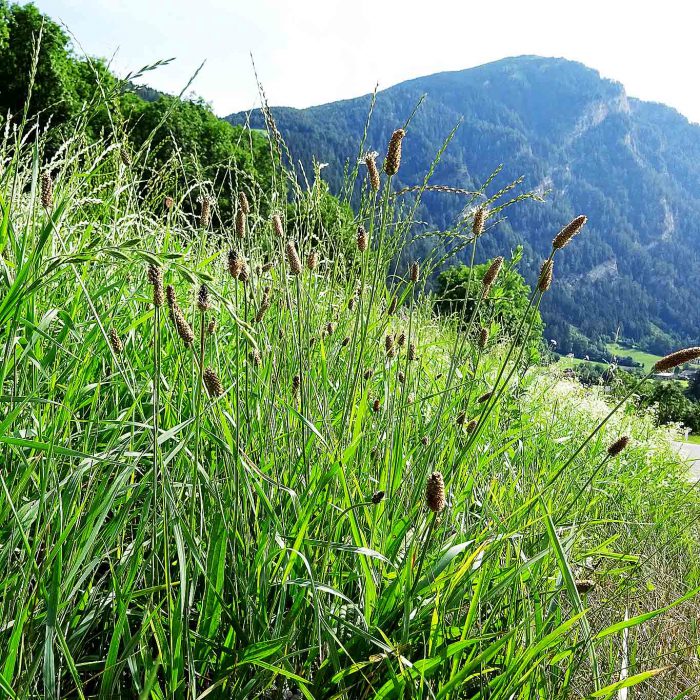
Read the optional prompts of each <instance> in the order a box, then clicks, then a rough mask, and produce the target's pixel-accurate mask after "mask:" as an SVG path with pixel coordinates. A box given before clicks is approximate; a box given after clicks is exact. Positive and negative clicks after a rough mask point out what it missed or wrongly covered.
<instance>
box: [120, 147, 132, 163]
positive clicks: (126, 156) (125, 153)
mask: <svg viewBox="0 0 700 700" xmlns="http://www.w3.org/2000/svg"><path fill="white" fill-rule="evenodd" d="M119 155H120V157H121V159H122V163H123V164H124V165H126V166H127V167H128V166H129V165H131V153H129V149H128V148H127V147H126V146H120V147H119Z"/></svg>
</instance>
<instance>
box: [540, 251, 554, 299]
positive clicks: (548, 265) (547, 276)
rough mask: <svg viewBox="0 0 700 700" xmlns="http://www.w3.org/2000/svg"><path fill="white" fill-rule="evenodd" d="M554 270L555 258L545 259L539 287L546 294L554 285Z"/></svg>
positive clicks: (541, 269)
mask: <svg viewBox="0 0 700 700" xmlns="http://www.w3.org/2000/svg"><path fill="white" fill-rule="evenodd" d="M553 271H554V260H552V259H551V258H549V259H547V260H545V261H544V262H543V263H542V267H541V268H540V277H539V279H538V280H537V289H539V290H540V292H542V293H543V294H544V292H546V291H547V290H548V289H549V288H550V286H551V285H552V273H553Z"/></svg>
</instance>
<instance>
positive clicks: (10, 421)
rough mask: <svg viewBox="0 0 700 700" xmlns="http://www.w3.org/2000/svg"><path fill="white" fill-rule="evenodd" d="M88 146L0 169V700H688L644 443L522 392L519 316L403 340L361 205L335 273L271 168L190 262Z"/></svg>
mask: <svg viewBox="0 0 700 700" xmlns="http://www.w3.org/2000/svg"><path fill="white" fill-rule="evenodd" d="M411 138H412V135H411V132H410V128H409V131H408V135H407V136H406V144H405V147H406V148H410V143H411ZM21 139H23V140H21ZM114 139H115V140H111V137H107V140H105V141H104V142H101V143H97V144H92V145H91V144H87V143H86V142H85V141H84V139H83V138H82V137H81V133H80V132H77V133H76V135H75V136H74V137H73V138H72V139H71V140H69V141H68V142H67V143H66V144H65V147H64V149H63V150H62V151H61V152H60V154H59V155H58V156H57V157H55V158H54V159H53V160H48V159H47V157H46V156H45V155H44V153H43V151H42V139H41V137H39V136H38V135H37V133H36V132H34V131H29V132H27V133H26V135H24V138H23V134H22V132H21V131H19V132H16V133H14V132H12V131H10V132H8V135H7V137H6V139H5V141H4V143H3V144H2V149H1V150H0V250H1V251H2V255H1V256H0V288H1V289H2V292H1V294H0V299H1V300H0V329H2V330H1V331H0V341H1V344H0V347H2V354H1V355H0V376H1V378H2V387H3V395H2V405H3V411H2V420H1V423H0V425H1V429H0V450H1V451H2V456H1V460H2V464H3V465H4V466H3V469H2V470H0V486H1V489H2V497H1V498H0V527H1V528H2V535H3V536H2V540H1V542H2V544H0V591H2V595H1V596H0V686H1V687H2V688H3V692H4V693H5V694H6V695H7V696H8V697H22V698H24V697H47V698H55V697H59V695H60V696H61V697H71V698H72V697H98V696H99V697H106V698H112V697H118V696H122V697H137V696H140V697H152V698H166V697H192V698H194V697H236V698H248V697H251V698H253V697H282V695H281V693H282V692H283V690H284V687H285V686H288V689H289V692H292V691H293V692H294V693H295V694H296V695H298V696H302V695H303V696H304V697H307V698H312V697H314V698H331V697H349V698H370V697H382V698H400V697H407V696H408V694H411V696H412V697H437V698H464V697H474V698H477V697H480V698H484V697H489V698H491V699H492V700H496V699H501V700H506V699H507V698H513V697H520V698H532V697H547V698H562V699H563V698H568V697H572V696H573V697H578V696H583V697H612V696H613V695H614V694H615V693H616V692H617V690H618V688H619V687H621V686H620V684H622V685H623V686H625V685H636V684H638V683H644V687H645V688H646V691H645V692H647V691H648V692H650V693H652V695H653V693H656V694H657V695H658V696H662V697H673V695H674V694H676V693H680V692H683V691H686V690H688V689H690V688H692V687H694V685H695V684H696V683H697V682H698V680H699V679H700V672H699V669H698V665H697V660H696V657H695V653H694V650H695V649H696V648H697V646H696V645H697V643H698V639H697V632H696V629H695V626H694V624H693V623H692V619H693V618H694V617H695V616H696V614H695V613H696V608H695V600H694V597H693V595H694V592H693V586H695V585H697V583H698V571H699V569H698V556H699V552H698V545H697V537H696V534H697V533H696V528H695V519H696V518H697V515H698V499H697V497H696V496H695V494H694V492H691V491H689V490H688V487H687V484H686V483H685V480H684V475H683V473H682V470H681V468H680V467H679V465H678V463H677V461H676V460H675V459H674V457H673V455H672V453H671V452H670V451H669V450H668V445H667V442H666V441H665V439H664V438H663V436H662V435H661V434H660V433H658V432H657V431H655V430H654V429H653V427H652V425H651V422H650V420H649V419H648V418H644V417H636V416H634V415H632V414H629V413H627V412H626V410H625V409H624V408H621V409H620V410H616V411H614V413H613V415H612V416H611V409H610V407H607V406H605V405H603V404H601V403H600V402H599V401H598V400H594V399H592V398H591V395H590V394H586V393H585V392H582V390H580V389H576V388H575V387H572V386H571V385H567V384H561V383H559V382H558V381H557V380H555V379H553V378H552V376H551V375H550V374H548V373H546V372H543V371H540V370H538V369H537V368H527V367H525V365H524V364H523V362H522V357H523V353H522V352H521V349H522V348H523V345H524V341H525V337H526V335H527V333H528V330H529V320H528V317H526V318H524V319H523V324H522V326H521V331H520V332H519V333H518V334H517V335H516V337H514V338H501V337H498V335H496V336H495V337H491V338H486V337H485V336H484V335H483V334H482V333H481V332H480V330H479V329H480V327H481V326H482V325H484V326H486V325H489V324H490V323H491V322H492V321H493V320H494V319H491V318H489V317H488V312H487V309H488V303H487V300H488V293H489V289H488V286H485V287H484V288H483V289H482V292H483V299H482V301H478V302H477V304H476V309H477V312H476V315H475V317H474V318H472V319H471V320H470V319H458V318H449V319H441V318H436V317H435V316H434V315H433V314H432V312H431V305H430V300H429V299H428V298H427V297H426V296H425V294H424V288H423V285H424V280H425V270H426V269H427V270H428V271H429V269H430V265H431V261H426V264H425V265H424V266H423V268H424V269H419V268H418V267H417V266H415V267H412V268H411V269H410V270H404V269H396V268H395V265H394V261H395V260H397V259H398V257H399V256H398V254H399V253H400V250H401V248H402V246H403V245H404V242H405V241H406V239H407V237H408V236H409V234H410V231H411V228H412V219H411V216H412V211H413V209H411V208H410V207H409V208H406V207H404V208H398V207H397V206H396V205H395V200H394V199H392V198H391V196H390V195H391V192H392V178H391V177H388V176H386V175H382V177H381V180H380V181H376V180H369V184H368V183H365V186H364V195H363V198H362V204H361V206H360V208H359V210H358V211H357V221H356V224H357V225H361V226H363V227H364V230H365V231H366V233H364V234H363V233H362V232H360V233H359V235H358V237H357V243H356V247H355V248H353V250H352V251H351V250H350V249H348V248H347V247H346V248H343V247H342V246H341V245H340V241H341V240H347V238H348V232H347V231H335V230H329V231H320V230H319V227H318V222H319V212H318V211H317V209H316V202H317V199H316V189H315V186H314V185H313V183H312V185H311V186H310V189H309V190H302V189H300V188H298V187H297V185H296V178H295V177H294V176H293V174H291V173H289V172H287V171H285V170H284V169H283V168H282V167H281V166H280V165H279V164H278V165H277V170H276V173H275V176H276V183H275V187H273V191H274V192H275V197H276V198H272V199H266V198H264V197H263V196H262V194H261V193H260V192H257V191H255V190H252V191H251V190H249V191H248V192H247V193H246V194H247V198H246V199H247V201H244V199H243V198H241V199H240V203H239V214H238V215H237V223H236V227H235V229H234V228H233V227H232V228H228V227H220V228H217V230H213V229H212V223H211V221H212V219H211V217H210V213H211V207H212V206H213V207H214V208H215V196H216V195H217V194H218V193H214V192H211V191H210V189H209V184H208V183H207V182H193V183H190V186H189V187H188V188H187V189H184V190H177V191H167V189H164V188H165V187H166V186H167V183H168V182H171V181H173V180H172V179H171V178H169V177H168V173H167V172H157V173H152V172H149V171H148V169H146V168H142V167H141V165H140V163H141V162H142V161H141V159H142V158H143V156H144V154H143V153H141V154H134V157H133V158H132V162H131V163H129V164H127V163H125V162H124V161H123V160H122V159H121V158H120V156H119V148H118V143H117V142H116V137H114ZM275 144H276V141H275V140H274V138H273V139H272V141H271V145H272V147H273V148H274V147H275ZM372 145H373V146H375V145H376V146H379V144H372ZM174 148H176V146H174ZM280 148H283V145H281V146H280ZM395 160H396V159H395ZM379 165H380V166H381V162H380V163H379ZM395 165H396V167H398V163H395ZM172 167H177V158H174V159H173V166H172ZM362 167H363V170H362V171H361V172H360V177H361V178H362V179H364V176H365V171H364V167H365V166H362ZM387 169H388V170H389V171H390V172H391V171H392V170H393V168H392V159H391V156H390V157H389V166H388V168H387ZM49 172H50V173H51V174H52V175H53V187H52V191H51V188H50V187H49V179H48V175H47V174H48V173H49ZM236 180H237V178H236V173H232V177H231V181H232V182H234V183H235V182H236ZM426 182H427V180H426ZM42 185H43V187H42ZM371 185H374V187H373V186H371ZM42 190H43V191H42ZM287 192H291V197H292V198H293V200H294V202H295V207H296V210H297V211H298V212H300V213H301V214H302V216H300V217H298V221H299V222H300V224H299V226H298V228H297V230H296V231H294V232H290V231H287V230H286V228H285V227H286V223H287V222H285V221H284V220H279V221H277V220H275V219H274V218H271V217H272V215H273V214H274V213H275V212H279V211H280V202H282V201H284V198H286V196H287ZM231 194H232V195H233V196H235V195H236V194H237V193H236V192H233V193H231ZM420 194H421V192H420V191H419V192H418V193H417V198H419V197H420ZM502 194H503V193H497V194H496V195H495V196H493V197H491V196H490V195H491V192H489V191H485V192H484V195H485V196H479V197H475V198H474V202H475V203H481V204H484V205H485V209H484V210H483V212H484V213H485V215H486V222H485V227H484V230H483V231H482V228H481V226H480V225H479V223H478V221H476V222H475V221H474V219H473V217H470V218H469V219H467V220H465V221H464V222H460V224H459V229H458V230H455V231H451V232H447V233H444V234H442V235H444V236H448V237H452V242H453V243H454V242H456V241H457V242H458V241H461V240H463V241H464V242H465V245H466V247H467V250H469V251H473V250H475V249H476V250H478V245H479V236H480V235H489V234H490V231H489V227H490V224H491V222H492V221H495V220H496V219H497V218H498V212H499V207H500V204H501V202H502V198H501V197H502ZM165 195H167V196H168V197H172V202H170V201H169V204H171V206H170V207H167V208H166V207H164V206H163V202H164V196H165ZM198 195H199V196H200V198H201V199H202V203H203V204H204V203H206V204H204V206H203V207H202V210H201V211H200V210H199V208H198V207H199V205H196V204H195V200H196V197H197V196H198ZM248 206H249V209H248ZM193 209H194V210H195V213H194V214H191V213H189V212H191V211H192V210H193ZM475 234H476V235H475ZM351 235H352V238H353V239H354V237H355V235H356V234H355V232H354V231H353V232H351ZM580 235H585V231H584V233H581V234H580ZM292 236H294V238H295V241H291V240H290V239H291V237H292ZM365 236H366V239H365V238H364V237H365ZM367 241H368V245H365V243H366V242H367ZM575 244H576V241H575V240H573V241H572V242H571V245H575ZM353 245H355V244H354V243H353ZM566 253H567V251H566V250H565V249H562V250H559V249H553V251H552V259H553V260H554V261H555V265H556V260H557V259H558V257H559V256H561V255H566ZM268 262H269V263H270V265H271V266H268V265H267V264H266V263H268ZM149 268H150V272H149ZM494 271H495V269H494ZM161 275H162V277H163V279H164V283H165V284H166V285H173V287H172V291H170V292H168V300H169V301H170V304H168V303H167V302H166V303H165V304H162V297H161V293H162V291H161V289H160V284H161V282H160V280H161ZM149 278H150V282H151V283H154V284H149V281H148V280H149ZM389 278H391V279H392V280H393V282H394V284H393V286H391V287H388V286H387V285H386V280H387V279H389ZM202 285H205V286H204V287H203V286H202ZM546 287H547V284H542V285H541V288H540V289H536V290H535V291H534V292H533V295H532V306H533V308H536V307H537V305H538V304H539V301H540V299H541V296H542V294H543V293H548V294H549V293H553V292H552V290H547V289H546ZM175 298H176V299H177V302H176V303H175ZM212 322H215V327H213V325H211V324H212ZM465 323H466V326H465ZM623 435H629V436H630V437H631V440H630V442H629V444H628V445H626V446H625V445H623V444H622V443H620V442H618V441H619V439H620V438H621V437H622V436H623ZM612 445H615V446H614V447H612V448H611V446H612ZM623 447H626V448H625V449H622V448H623ZM684 597H687V600H685V599H684ZM678 601H682V602H680V603H678ZM677 603H678V604H677ZM652 695H649V697H651V696H652Z"/></svg>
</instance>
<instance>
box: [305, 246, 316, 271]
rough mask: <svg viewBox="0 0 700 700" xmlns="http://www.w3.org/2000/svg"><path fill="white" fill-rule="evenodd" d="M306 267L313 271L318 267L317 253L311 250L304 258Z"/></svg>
mask: <svg viewBox="0 0 700 700" xmlns="http://www.w3.org/2000/svg"><path fill="white" fill-rule="evenodd" d="M306 267H308V268H309V270H311V271H313V270H315V269H316V268H317V267H318V253H317V252H316V251H315V250H312V251H311V252H310V253H309V256H308V257H307V258H306Z"/></svg>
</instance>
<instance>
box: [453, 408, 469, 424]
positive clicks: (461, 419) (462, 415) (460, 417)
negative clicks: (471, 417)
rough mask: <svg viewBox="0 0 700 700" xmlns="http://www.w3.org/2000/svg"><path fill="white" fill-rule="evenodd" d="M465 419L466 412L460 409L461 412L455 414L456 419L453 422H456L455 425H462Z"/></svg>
mask: <svg viewBox="0 0 700 700" xmlns="http://www.w3.org/2000/svg"><path fill="white" fill-rule="evenodd" d="M466 420H467V414H466V413H465V412H464V411H462V412H461V413H460V414H459V415H458V416H457V420H456V421H455V423H457V425H464V422H465V421H466Z"/></svg>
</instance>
